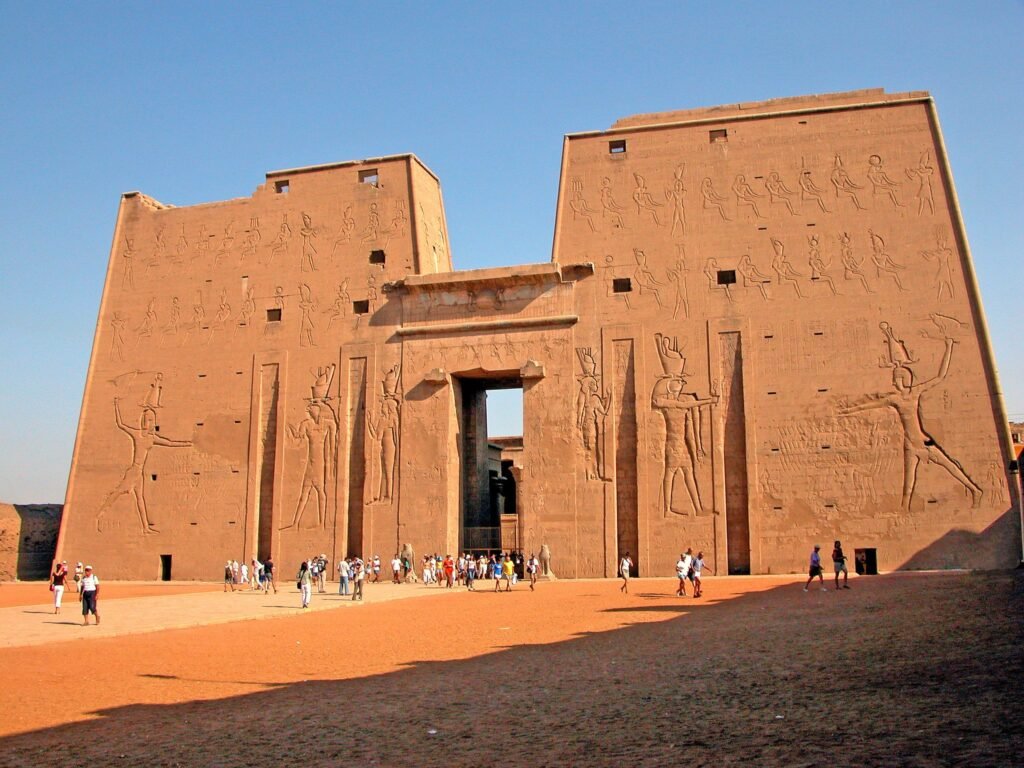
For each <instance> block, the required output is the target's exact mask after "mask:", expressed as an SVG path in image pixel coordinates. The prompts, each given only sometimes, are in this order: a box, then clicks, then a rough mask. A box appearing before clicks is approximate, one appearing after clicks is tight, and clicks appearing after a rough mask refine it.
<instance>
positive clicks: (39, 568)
mask: <svg viewBox="0 0 1024 768" xmlns="http://www.w3.org/2000/svg"><path fill="white" fill-rule="evenodd" d="M61 512H62V507H61V505H60V504H0V581H11V580H14V579H19V580H22V581H29V580H33V579H46V578H48V576H49V572H50V564H51V563H52V562H53V554H54V551H55V549H56V547H57V531H58V530H59V528H60V520H61Z"/></svg>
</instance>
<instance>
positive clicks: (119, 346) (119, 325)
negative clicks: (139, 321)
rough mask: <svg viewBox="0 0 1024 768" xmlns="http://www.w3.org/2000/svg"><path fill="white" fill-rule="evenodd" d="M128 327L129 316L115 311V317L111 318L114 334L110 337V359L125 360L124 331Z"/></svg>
mask: <svg viewBox="0 0 1024 768" xmlns="http://www.w3.org/2000/svg"><path fill="white" fill-rule="evenodd" d="M127 327H128V318H127V317H126V316H125V315H123V314H121V313H120V312H114V315H113V317H111V318H110V328H111V330H112V334H111V337H110V355H109V357H110V359H111V360H114V359H117V360H120V361H121V362H124V332H125V329H126V328H127Z"/></svg>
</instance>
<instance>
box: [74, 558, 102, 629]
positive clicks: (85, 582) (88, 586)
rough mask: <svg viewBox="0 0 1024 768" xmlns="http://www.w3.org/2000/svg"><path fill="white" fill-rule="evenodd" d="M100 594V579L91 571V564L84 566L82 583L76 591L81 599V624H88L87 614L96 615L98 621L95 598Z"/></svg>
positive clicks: (97, 621)
mask: <svg viewBox="0 0 1024 768" xmlns="http://www.w3.org/2000/svg"><path fill="white" fill-rule="evenodd" d="M99 594H100V580H99V578H97V577H96V575H95V574H94V573H93V572H92V566H91V565H87V566H85V576H83V577H82V584H81V586H80V591H79V593H78V599H79V600H81V601H82V624H83V625H84V626H89V614H90V613H91V614H92V615H93V616H95V617H96V624H97V625H98V624H99V623H100V614H99V611H98V610H97V609H96V599H97V598H98V597H99Z"/></svg>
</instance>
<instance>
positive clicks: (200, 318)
mask: <svg viewBox="0 0 1024 768" xmlns="http://www.w3.org/2000/svg"><path fill="white" fill-rule="evenodd" d="M205 320H206V308H205V307H204V306H203V292H202V291H196V302H195V304H193V305H192V319H191V320H190V321H189V324H188V325H186V326H185V337H184V338H183V339H182V340H181V343H182V346H184V345H185V344H186V343H188V340H189V339H190V338H191V337H192V334H193V333H196V334H198V333H199V332H200V331H202V329H203V322H204V321H205Z"/></svg>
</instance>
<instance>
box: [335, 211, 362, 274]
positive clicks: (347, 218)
mask: <svg viewBox="0 0 1024 768" xmlns="http://www.w3.org/2000/svg"><path fill="white" fill-rule="evenodd" d="M355 231H356V220H355V219H354V218H353V217H352V206H351V205H346V206H345V210H344V211H343V212H342V214H341V226H340V227H339V228H338V236H337V238H335V240H334V246H333V247H332V248H331V261H333V260H334V257H335V255H336V254H337V253H338V246H340V245H342V244H343V243H347V242H349V241H350V240H351V239H352V235H353V234H354V233H355Z"/></svg>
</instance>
